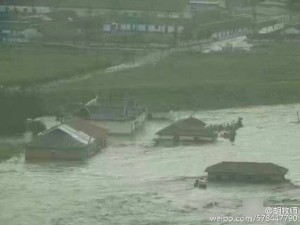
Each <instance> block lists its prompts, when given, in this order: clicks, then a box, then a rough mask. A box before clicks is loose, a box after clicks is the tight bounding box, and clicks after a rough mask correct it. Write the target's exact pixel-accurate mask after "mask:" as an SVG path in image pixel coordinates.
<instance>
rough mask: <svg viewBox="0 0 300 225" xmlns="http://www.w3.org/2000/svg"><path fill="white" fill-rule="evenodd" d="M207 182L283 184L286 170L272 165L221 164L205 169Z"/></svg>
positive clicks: (248, 163)
mask: <svg viewBox="0 0 300 225" xmlns="http://www.w3.org/2000/svg"><path fill="white" fill-rule="evenodd" d="M205 172H207V173H208V180H209V181H222V182H250V183H255V182H285V181H286V179H285V175H286V174H287V172H288V169H286V168H284V167H281V166H278V165H275V164H273V163H258V162H221V163H218V164H215V165H212V166H209V167H207V168H206V169H205Z"/></svg>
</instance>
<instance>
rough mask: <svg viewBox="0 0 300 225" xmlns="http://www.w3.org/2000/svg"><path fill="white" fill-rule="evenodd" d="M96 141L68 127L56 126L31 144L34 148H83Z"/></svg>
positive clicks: (38, 136) (37, 137) (41, 134)
mask: <svg viewBox="0 0 300 225" xmlns="http://www.w3.org/2000/svg"><path fill="white" fill-rule="evenodd" d="M93 141H95V139H94V138H93V137H91V136H89V135H87V134H85V133H84V132H82V131H78V130H75V129H73V128H71V127H70V126H68V125H65V124H62V125H59V126H55V127H53V128H51V129H49V130H46V131H44V132H42V133H40V134H39V135H37V136H36V137H35V138H34V139H33V140H32V141H31V142H30V143H29V144H28V146H29V147H32V148H46V149H48V148H51V149H52V148H60V149H64V148H82V147H85V146H87V145H88V144H90V143H92V142H93Z"/></svg>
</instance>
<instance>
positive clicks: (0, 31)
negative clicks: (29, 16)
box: [0, 21, 41, 42]
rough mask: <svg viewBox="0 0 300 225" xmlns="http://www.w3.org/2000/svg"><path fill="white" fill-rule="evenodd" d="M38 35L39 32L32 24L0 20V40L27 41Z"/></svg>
mask: <svg viewBox="0 0 300 225" xmlns="http://www.w3.org/2000/svg"><path fill="white" fill-rule="evenodd" d="M40 37H41V34H40V33H39V32H38V31H37V28H36V26H35V25H34V24H31V23H29V22H21V21H0V41H3V42H27V41H29V40H30V39H37V38H40Z"/></svg>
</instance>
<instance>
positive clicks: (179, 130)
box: [155, 116, 217, 143]
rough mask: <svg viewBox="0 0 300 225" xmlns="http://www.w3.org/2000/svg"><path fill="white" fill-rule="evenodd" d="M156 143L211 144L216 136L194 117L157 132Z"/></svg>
mask: <svg viewBox="0 0 300 225" xmlns="http://www.w3.org/2000/svg"><path fill="white" fill-rule="evenodd" d="M156 135H158V136H159V138H156V139H155V141H156V142H157V143H160V142H164V141H170V140H171V141H173V143H203V142H213V141H215V140H216V139H217V134H215V133H214V132H213V131H211V130H210V129H208V128H207V127H206V124H205V123H204V122H203V121H201V120H199V119H197V118H194V117H192V116H191V117H189V118H187V119H181V120H178V121H176V122H174V123H172V124H171V125H169V126H167V127H165V128H163V129H162V130H160V131H158V132H157V133H156Z"/></svg>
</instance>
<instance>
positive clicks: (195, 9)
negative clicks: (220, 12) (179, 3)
mask: <svg viewBox="0 0 300 225" xmlns="http://www.w3.org/2000/svg"><path fill="white" fill-rule="evenodd" d="M189 4H190V7H191V11H192V14H193V15H195V14H197V13H199V12H205V11H211V10H215V9H218V8H220V7H222V8H225V4H224V3H223V2H222V1H220V0H191V1H190V3H189Z"/></svg>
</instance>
